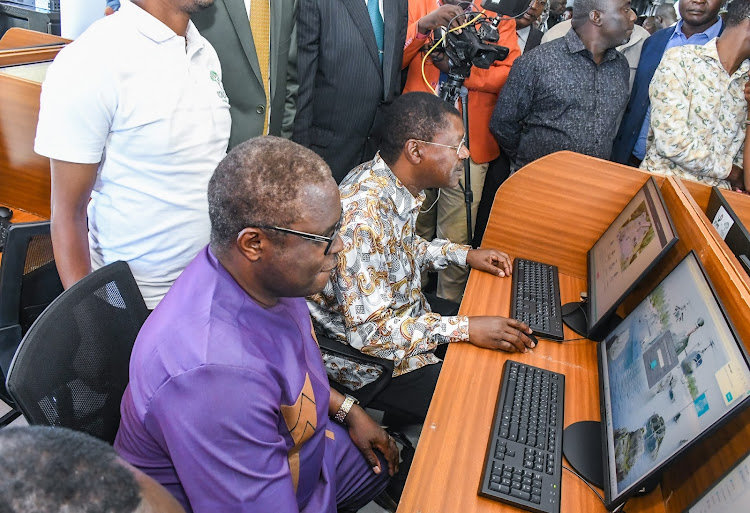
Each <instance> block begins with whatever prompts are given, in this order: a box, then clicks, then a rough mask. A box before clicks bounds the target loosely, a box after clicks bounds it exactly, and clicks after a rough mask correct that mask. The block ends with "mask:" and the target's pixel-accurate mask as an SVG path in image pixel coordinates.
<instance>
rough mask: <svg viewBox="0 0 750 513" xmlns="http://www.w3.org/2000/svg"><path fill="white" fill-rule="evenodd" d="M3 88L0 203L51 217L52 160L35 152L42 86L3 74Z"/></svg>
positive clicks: (0, 103)
mask: <svg viewBox="0 0 750 513" xmlns="http://www.w3.org/2000/svg"><path fill="white" fill-rule="evenodd" d="M0 91H2V92H3V94H2V95H0V203H2V204H4V205H8V206H10V207H11V208H14V209H16V208H22V209H24V210H26V211H28V212H31V213H34V214H37V215H39V216H41V217H44V218H49V216H50V183H51V182H50V167H49V159H48V158H46V157H42V156H40V155H37V154H36V153H34V137H35V134H36V124H37V121H38V119H39V95H40V92H41V86H40V85H39V84H37V83H35V82H31V81H28V80H23V79H19V78H16V77H10V76H5V75H0Z"/></svg>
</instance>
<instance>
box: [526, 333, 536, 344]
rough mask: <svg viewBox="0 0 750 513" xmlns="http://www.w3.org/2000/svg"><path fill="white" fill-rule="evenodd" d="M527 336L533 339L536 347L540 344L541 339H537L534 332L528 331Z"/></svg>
mask: <svg viewBox="0 0 750 513" xmlns="http://www.w3.org/2000/svg"><path fill="white" fill-rule="evenodd" d="M526 336H527V337H529V338H530V339H531V341H532V342H533V343H534V347H536V346H538V345H539V341H538V340H537V339H536V337H535V336H534V334H533V333H532V334H528V333H526Z"/></svg>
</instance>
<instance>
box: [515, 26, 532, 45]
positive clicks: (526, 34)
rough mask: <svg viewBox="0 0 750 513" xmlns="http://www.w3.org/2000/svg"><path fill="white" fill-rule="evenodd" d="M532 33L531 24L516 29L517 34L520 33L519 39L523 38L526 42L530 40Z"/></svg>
mask: <svg viewBox="0 0 750 513" xmlns="http://www.w3.org/2000/svg"><path fill="white" fill-rule="evenodd" d="M530 33H531V25H527V26H525V27H524V28H522V29H517V30H516V34H518V39H521V40H523V42H524V43H525V42H526V41H528V39H529V34H530Z"/></svg>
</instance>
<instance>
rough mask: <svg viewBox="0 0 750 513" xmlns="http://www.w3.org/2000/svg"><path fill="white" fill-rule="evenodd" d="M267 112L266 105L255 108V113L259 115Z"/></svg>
mask: <svg viewBox="0 0 750 513" xmlns="http://www.w3.org/2000/svg"><path fill="white" fill-rule="evenodd" d="M265 110H266V107H265V105H258V106H257V107H255V112H257V113H258V114H263V112H264V111H265Z"/></svg>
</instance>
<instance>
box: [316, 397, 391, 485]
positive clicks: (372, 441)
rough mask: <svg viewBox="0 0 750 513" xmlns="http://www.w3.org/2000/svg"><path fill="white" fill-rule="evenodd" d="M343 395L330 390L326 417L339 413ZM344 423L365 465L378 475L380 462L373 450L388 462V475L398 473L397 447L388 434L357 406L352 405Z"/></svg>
mask: <svg viewBox="0 0 750 513" xmlns="http://www.w3.org/2000/svg"><path fill="white" fill-rule="evenodd" d="M344 399H345V397H344V395H343V394H341V393H340V392H338V391H336V390H333V389H331V399H330V401H329V403H328V415H329V416H330V417H331V418H333V417H334V416H335V415H336V412H337V411H339V408H340V407H341V403H343V402H344ZM344 423H345V424H346V426H347V427H348V428H349V436H350V437H351V439H352V442H354V445H356V446H357V448H358V449H359V450H360V452H361V453H362V456H364V458H365V460H367V463H368V464H369V465H370V467H371V468H372V471H373V472H374V473H376V474H380V472H381V470H382V469H381V468H380V460H379V459H378V457H377V456H376V455H375V449H377V450H378V451H380V452H381V453H383V456H385V459H386V461H387V462H388V474H389V475H391V476H392V475H393V474H395V473H396V472H397V471H398V447H396V442H395V441H394V440H393V438H391V437H390V436H388V433H386V432H385V430H384V429H383V428H382V427H380V426H379V425H378V424H377V423H376V422H375V421H374V420H372V418H371V417H370V416H369V415H368V414H367V412H365V410H363V409H362V408H361V407H360V406H359V405H358V404H354V405H352V407H351V409H350V410H349V413H348V415H347V416H346V418H345V419H344Z"/></svg>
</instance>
